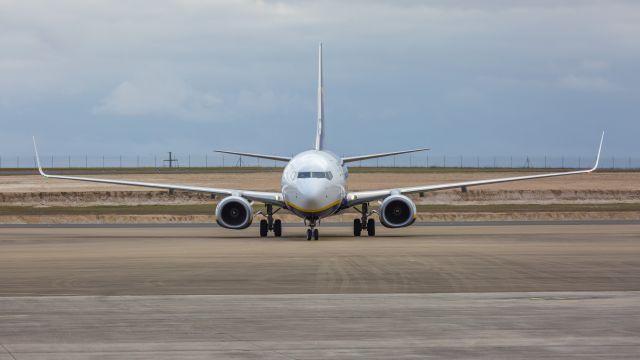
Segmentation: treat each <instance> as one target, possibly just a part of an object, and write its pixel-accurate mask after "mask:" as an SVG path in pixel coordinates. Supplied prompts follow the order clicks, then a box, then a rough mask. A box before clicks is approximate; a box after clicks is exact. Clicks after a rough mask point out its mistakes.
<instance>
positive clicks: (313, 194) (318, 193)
mask: <svg viewBox="0 0 640 360" xmlns="http://www.w3.org/2000/svg"><path fill="white" fill-rule="evenodd" d="M298 192H299V193H300V195H302V196H303V197H305V198H307V199H315V198H320V197H324V195H325V193H326V188H325V186H324V185H323V184H321V183H319V182H316V181H313V180H312V181H305V182H304V183H301V184H299V185H298Z"/></svg>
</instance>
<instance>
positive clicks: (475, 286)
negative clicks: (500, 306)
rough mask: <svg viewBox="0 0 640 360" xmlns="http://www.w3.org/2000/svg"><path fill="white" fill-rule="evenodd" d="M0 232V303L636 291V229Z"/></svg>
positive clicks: (639, 266)
mask: <svg viewBox="0 0 640 360" xmlns="http://www.w3.org/2000/svg"><path fill="white" fill-rule="evenodd" d="M350 231H351V229H350V226H349V225H345V226H343V227H323V228H322V229H321V232H322V238H321V240H320V241H311V242H307V241H306V240H304V238H303V233H304V229H302V228H297V227H294V228H286V229H285V237H283V238H273V237H269V238H259V237H256V235H255V233H256V232H257V229H255V228H251V229H247V230H245V231H232V230H224V229H221V228H218V227H210V226H207V227H189V228H184V227H161V228H155V227H143V228H2V229H0V284H2V286H0V296H40V295H219V294H314V293H315V294H332V293H451V292H501V291H621V290H640V225H558V226H552V225H546V226H537V225H534V226H528V225H519V226H477V227H474V226H439V227H429V226H416V227H409V228H406V229H395V230H389V229H384V228H380V229H379V232H378V236H376V237H375V238H369V237H366V236H363V237H360V238H354V237H352V236H350Z"/></svg>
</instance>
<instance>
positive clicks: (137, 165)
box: [136, 155, 140, 168]
mask: <svg viewBox="0 0 640 360" xmlns="http://www.w3.org/2000/svg"><path fill="white" fill-rule="evenodd" d="M136 167H137V168H139V167H140V155H136Z"/></svg>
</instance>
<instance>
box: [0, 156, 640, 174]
mask: <svg viewBox="0 0 640 360" xmlns="http://www.w3.org/2000/svg"><path fill="white" fill-rule="evenodd" d="M173 159H174V160H173V161H172V162H171V166H169V161H167V160H168V157H167V155H44V154H43V155H41V157H40V160H41V162H42V166H43V167H45V168H58V169H61V168H70V169H71V168H76V169H82V168H87V169H103V168H104V169H107V168H109V169H114V168H129V169H132V168H142V169H160V168H169V167H172V168H180V169H197V168H200V169H202V168H237V167H258V168H272V167H282V166H284V163H283V162H278V161H273V160H264V159H256V158H249V157H241V156H234V155H221V154H211V155H208V154H204V155H193V154H176V155H174V158H173ZM594 162H595V157H581V156H526V155H521V156H460V155H458V156H450V155H434V154H429V155H411V154H409V155H398V156H391V157H386V158H379V159H371V160H366V161H359V162H354V163H350V164H349V167H372V168H388V167H409V168H471V169H490V168H504V169H510V168H513V169H527V168H531V169H545V168H549V169H551V168H553V169H579V168H589V167H591V166H593V163H594ZM10 168H20V169H29V168H36V160H35V157H34V156H2V155H0V169H10ZM600 168H602V169H619V170H639V169H640V157H630V156H606V157H602V158H601V159H600Z"/></svg>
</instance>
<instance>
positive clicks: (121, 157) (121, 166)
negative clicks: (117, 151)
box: [120, 155, 122, 167]
mask: <svg viewBox="0 0 640 360" xmlns="http://www.w3.org/2000/svg"><path fill="white" fill-rule="evenodd" d="M120 167H122V155H120Z"/></svg>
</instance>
